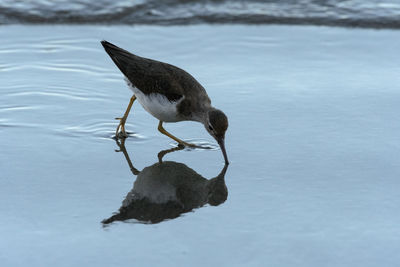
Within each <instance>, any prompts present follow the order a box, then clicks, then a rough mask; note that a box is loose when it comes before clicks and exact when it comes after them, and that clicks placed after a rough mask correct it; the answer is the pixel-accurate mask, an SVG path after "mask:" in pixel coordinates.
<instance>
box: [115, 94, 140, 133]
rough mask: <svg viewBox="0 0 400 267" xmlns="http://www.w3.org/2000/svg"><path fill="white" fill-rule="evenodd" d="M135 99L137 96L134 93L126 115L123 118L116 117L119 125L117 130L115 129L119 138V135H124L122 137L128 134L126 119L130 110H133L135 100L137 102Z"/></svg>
mask: <svg viewBox="0 0 400 267" xmlns="http://www.w3.org/2000/svg"><path fill="white" fill-rule="evenodd" d="M135 100H136V96H135V95H133V96H132V97H131V100H130V101H129V105H128V107H127V108H126V111H125V114H124V116H123V117H122V118H115V119H116V120H119V125H118V127H117V130H116V131H115V137H117V138H118V136H119V135H122V137H127V136H128V135H127V134H126V132H125V122H126V119H127V118H128V115H129V111H131V107H132V105H133V102H135Z"/></svg>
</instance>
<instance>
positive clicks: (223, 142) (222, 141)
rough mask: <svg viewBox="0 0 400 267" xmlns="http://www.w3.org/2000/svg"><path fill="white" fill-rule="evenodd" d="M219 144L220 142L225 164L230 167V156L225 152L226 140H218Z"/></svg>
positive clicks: (222, 138)
mask: <svg viewBox="0 0 400 267" xmlns="http://www.w3.org/2000/svg"><path fill="white" fill-rule="evenodd" d="M217 142H218V144H219V146H220V147H221V150H222V154H223V155H224V159H225V164H226V165H228V164H229V161H228V155H227V154H226V150H225V138H224V137H219V138H218V139H217Z"/></svg>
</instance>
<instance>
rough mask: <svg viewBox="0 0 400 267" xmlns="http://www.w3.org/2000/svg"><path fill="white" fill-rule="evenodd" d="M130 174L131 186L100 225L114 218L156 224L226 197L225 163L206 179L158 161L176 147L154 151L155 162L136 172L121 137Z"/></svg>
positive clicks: (185, 168) (122, 148)
mask: <svg viewBox="0 0 400 267" xmlns="http://www.w3.org/2000/svg"><path fill="white" fill-rule="evenodd" d="M116 142H117V145H118V146H119V148H120V150H118V151H119V152H123V154H124V156H125V158H126V160H127V162H128V165H129V167H130V169H131V171H132V173H133V174H134V175H137V178H136V181H135V182H134V185H133V189H132V190H131V191H130V192H129V193H128V194H127V196H126V197H125V199H124V200H123V202H122V206H121V208H120V209H119V211H118V213H116V214H114V215H113V216H111V217H110V218H108V219H104V220H103V221H102V223H103V225H107V224H110V223H112V222H115V221H126V220H129V219H136V220H137V221H138V222H141V223H159V222H162V221H164V220H167V219H174V218H177V217H179V216H180V215H181V214H182V213H186V212H189V211H191V210H193V209H195V208H199V207H202V206H204V205H205V204H207V203H208V204H210V205H212V206H217V205H220V204H221V203H223V202H225V200H226V199H227V197H228V190H227V187H226V184H225V173H226V170H227V168H228V165H225V166H224V167H223V169H222V170H221V172H220V173H219V175H218V176H217V177H215V178H212V179H210V180H208V179H206V178H204V177H202V176H201V175H200V174H198V173H197V172H195V171H194V170H193V169H191V168H189V167H188V166H186V165H185V164H183V163H179V162H173V161H162V158H163V156H164V155H166V154H167V153H171V152H173V151H177V150H181V149H183V147H176V148H172V149H168V150H163V151H161V152H160V153H159V154H158V159H159V162H157V163H155V164H153V165H151V166H149V167H146V168H144V169H143V170H142V171H138V170H137V169H136V168H135V167H134V166H133V164H132V162H131V160H130V158H129V154H128V153H127V151H126V148H125V144H124V143H125V139H121V140H116Z"/></svg>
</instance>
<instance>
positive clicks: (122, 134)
mask: <svg viewBox="0 0 400 267" xmlns="http://www.w3.org/2000/svg"><path fill="white" fill-rule="evenodd" d="M115 119H116V120H119V121H120V122H119V125H118V127H117V130H116V131H115V138H117V139H118V138H127V137H128V134H127V133H126V131H125V119H124V118H115Z"/></svg>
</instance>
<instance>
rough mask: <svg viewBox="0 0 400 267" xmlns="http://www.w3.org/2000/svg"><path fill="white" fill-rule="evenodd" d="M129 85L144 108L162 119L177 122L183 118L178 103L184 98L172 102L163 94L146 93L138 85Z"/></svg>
mask: <svg viewBox="0 0 400 267" xmlns="http://www.w3.org/2000/svg"><path fill="white" fill-rule="evenodd" d="M129 87H130V89H131V90H132V91H133V93H134V94H135V96H136V98H137V100H138V101H139V103H140V104H141V105H142V106H143V108H144V109H145V110H146V111H147V112H149V113H150V114H151V115H153V116H154V117H156V118H157V119H159V120H160V121H163V122H177V121H180V120H181V119H180V118H179V116H178V111H177V105H178V104H179V102H180V101H182V99H180V100H178V101H174V102H171V101H169V100H168V98H167V97H165V96H164V95H162V94H158V93H155V94H149V95H145V94H143V93H142V92H141V91H140V90H139V89H137V88H136V87H134V86H129Z"/></svg>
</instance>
